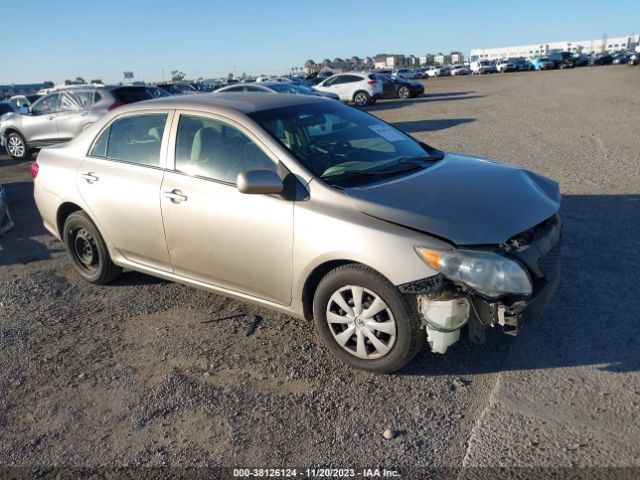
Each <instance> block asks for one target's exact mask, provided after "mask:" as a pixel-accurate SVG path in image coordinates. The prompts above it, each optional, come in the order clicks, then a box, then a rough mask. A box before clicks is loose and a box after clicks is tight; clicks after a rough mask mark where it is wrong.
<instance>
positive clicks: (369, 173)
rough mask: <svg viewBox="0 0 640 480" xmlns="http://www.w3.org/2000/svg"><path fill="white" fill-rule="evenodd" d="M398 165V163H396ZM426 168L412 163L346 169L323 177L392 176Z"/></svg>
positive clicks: (342, 178) (328, 178) (332, 178)
mask: <svg viewBox="0 0 640 480" xmlns="http://www.w3.org/2000/svg"><path fill="white" fill-rule="evenodd" d="M394 165H397V164H394ZM423 168H426V167H425V166H424V165H422V164H420V163H411V164H407V165H405V167H404V168H395V169H392V170H391V169H388V170H351V169H350V170H345V171H344V172H342V173H337V174H335V175H327V176H326V177H322V179H324V180H326V181H331V180H346V179H349V178H357V177H363V176H366V177H390V176H393V175H397V174H399V173H405V172H411V171H413V170H422V169H423Z"/></svg>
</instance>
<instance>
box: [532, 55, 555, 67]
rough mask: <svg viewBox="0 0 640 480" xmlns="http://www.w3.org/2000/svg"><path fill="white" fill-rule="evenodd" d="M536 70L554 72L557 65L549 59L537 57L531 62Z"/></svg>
mask: <svg viewBox="0 0 640 480" xmlns="http://www.w3.org/2000/svg"><path fill="white" fill-rule="evenodd" d="M531 65H532V67H533V69H534V70H553V69H554V68H555V64H554V63H553V62H552V61H551V60H549V59H548V58H547V57H536V58H534V59H533V60H532V61H531Z"/></svg>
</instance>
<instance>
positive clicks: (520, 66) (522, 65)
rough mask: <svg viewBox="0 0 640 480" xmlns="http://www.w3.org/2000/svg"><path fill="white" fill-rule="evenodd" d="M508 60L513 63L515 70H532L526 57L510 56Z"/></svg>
mask: <svg viewBox="0 0 640 480" xmlns="http://www.w3.org/2000/svg"><path fill="white" fill-rule="evenodd" d="M510 62H511V63H512V64H513V66H514V68H515V70H516V72H528V71H530V70H532V67H531V62H530V61H529V60H527V59H526V58H512V59H510Z"/></svg>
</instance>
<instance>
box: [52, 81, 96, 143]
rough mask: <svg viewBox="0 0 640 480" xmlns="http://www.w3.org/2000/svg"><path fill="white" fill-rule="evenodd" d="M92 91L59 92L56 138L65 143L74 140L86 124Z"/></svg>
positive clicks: (91, 103) (91, 101)
mask: <svg viewBox="0 0 640 480" xmlns="http://www.w3.org/2000/svg"><path fill="white" fill-rule="evenodd" d="M94 93H95V92H94V91H89V90H86V91H81V92H71V91H67V92H61V93H60V107H59V109H58V114H57V115H56V124H57V127H58V138H59V139H60V140H61V141H67V140H71V139H72V138H74V137H75V136H76V135H77V134H78V133H80V132H81V131H82V128H83V127H84V126H85V125H86V124H87V123H88V121H89V120H88V115H89V109H90V108H91V106H92V105H93V95H94Z"/></svg>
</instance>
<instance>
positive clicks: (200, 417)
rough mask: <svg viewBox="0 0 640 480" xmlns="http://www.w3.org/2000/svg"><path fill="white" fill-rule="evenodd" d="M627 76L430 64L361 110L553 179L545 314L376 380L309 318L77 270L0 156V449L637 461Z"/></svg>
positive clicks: (295, 458)
mask: <svg viewBox="0 0 640 480" xmlns="http://www.w3.org/2000/svg"><path fill="white" fill-rule="evenodd" d="M639 82H640V69H638V68H628V67H626V66H611V67H593V68H582V69H575V70H567V71H561V70H553V71H544V72H527V73H524V72H522V73H508V74H494V75H486V76H473V77H472V76H467V77H443V78H435V79H429V80H428V81H425V85H426V94H425V95H424V96H422V97H419V98H416V99H408V100H385V101H379V102H378V103H376V104H375V105H372V106H369V107H366V110H367V111H369V112H372V113H373V114H375V115H378V116H380V117H381V118H383V119H384V120H386V121H388V122H391V123H393V124H394V125H396V126H397V127H399V128H401V129H403V130H405V131H407V132H409V133H410V134H412V135H414V136H416V137H417V138H419V139H420V140H423V141H425V142H427V143H429V144H431V145H434V146H436V147H438V148H441V149H443V150H451V151H458V152H465V153H470V154H477V155H479V156H487V157H491V158H495V159H498V160H501V161H505V162H508V163H511V164H514V165H518V166H522V167H526V168H528V169H531V170H533V171H536V172H539V173H541V174H543V175H546V176H549V177H552V178H555V179H557V180H558V181H559V182H560V184H561V188H562V192H563V196H564V198H563V211H562V213H563V219H564V224H565V231H564V235H565V238H564V247H563V248H564V250H563V278H562V284H561V287H560V290H559V292H558V294H557V296H556V298H555V300H554V302H553V304H552V305H551V306H550V307H549V308H548V309H547V311H546V312H545V314H544V315H543V316H542V317H541V318H539V319H537V320H536V321H534V322H533V323H531V324H530V325H528V326H527V328H526V329H525V330H524V331H523V333H522V335H521V336H519V337H517V338H515V339H511V338H509V337H505V336H503V335H499V334H498V332H496V334H495V335H492V336H491V337H490V338H489V340H488V343H487V344H485V345H480V346H476V345H471V344H470V343H469V342H468V341H467V340H464V341H462V342H460V343H459V344H457V345H455V346H454V347H453V349H452V351H451V352H450V353H448V354H447V355H446V356H439V355H436V354H432V353H429V352H428V351H426V350H425V351H423V352H422V353H421V354H420V355H419V358H418V359H417V360H416V361H414V362H413V363H412V364H411V365H410V366H409V367H408V368H407V369H405V370H404V371H401V372H400V373H398V374H396V375H389V376H371V375H367V374H363V373H359V372H356V371H354V370H352V369H350V368H348V367H346V366H344V365H342V364H340V363H338V361H336V360H335V359H334V358H333V357H332V356H331V355H330V354H329V353H328V352H326V351H325V350H324V349H323V348H322V347H321V345H320V343H319V341H317V340H316V337H315V334H314V330H313V325H312V324H311V323H307V322H304V321H300V320H295V319H292V318H289V317H287V316H284V315H279V314H276V313H273V312H271V311H268V310H264V309H261V308H258V307H255V306H252V305H249V304H244V303H240V302H237V301H234V300H230V299H226V298H223V297H220V296H216V295H213V294H209V293H207V292H203V291H200V290H196V289H192V288H188V287H185V286H181V285H178V284H172V283H168V282H165V281H163V280H158V279H155V278H151V277H148V276H145V275H142V274H137V273H128V274H125V275H124V276H123V277H122V278H121V279H119V280H118V281H117V282H115V283H114V284H113V285H110V286H107V287H97V286H94V285H89V284H87V283H85V282H83V281H82V280H80V278H79V277H78V276H77V275H76V274H74V272H73V271H72V269H71V266H70V265H69V263H68V262H67V261H66V259H65V258H64V252H63V249H62V245H61V244H60V243H59V242H57V241H55V240H53V239H52V237H50V236H49V235H48V234H47V233H46V232H45V230H44V228H43V227H42V225H41V222H40V219H39V215H38V213H37V211H36V210H35V206H34V203H33V199H32V183H31V177H30V175H29V164H28V163H26V162H15V161H13V160H9V159H8V157H7V156H6V155H5V154H4V152H2V154H1V155H0V182H1V183H2V184H4V185H5V188H6V190H7V193H8V197H9V205H10V208H11V212H12V216H13V220H14V222H15V224H16V227H15V229H14V230H12V231H11V232H10V233H8V234H7V235H6V236H4V237H0V364H1V365H2V366H3V368H2V369H0V439H1V440H0V464H9V465H24V466H32V465H54V464H55V465H57V466H76V467H78V466H82V467H97V466H116V465H117V466H122V465H130V466H136V465H145V466H160V465H165V466H166V465H171V466H177V467H186V466H216V465H222V466H235V467H238V466H268V467H302V466H305V467H310V466H333V467H344V466H355V465H357V466H360V467H371V468H375V467H388V468H397V469H400V470H405V471H408V470H411V469H413V471H423V472H425V470H421V469H425V468H427V467H443V468H447V469H448V470H446V471H444V473H443V476H444V474H445V473H446V474H447V475H451V476H453V477H455V476H456V475H458V478H476V476H478V475H479V474H478V470H474V469H473V468H469V469H468V470H461V469H462V467H475V466H496V465H505V466H513V465H518V466H530V467H531V466H533V467H540V466H593V465H598V466H602V465H604V466H636V467H640V450H639V449H638V446H637V439H638V438H640V422H639V421H638V418H639V416H640V415H639V414H640V351H639V350H638V348H637V339H638V337H639V336H640V322H638V321H637V316H638V311H640V283H639V282H638V274H637V272H638V271H640V257H638V255H637V252H638V249H639V240H638V239H639V238H640V134H639V130H638V126H639V125H640V99H639V97H638V85H639ZM540 392H544V398H542V397H541V395H540ZM387 428H389V429H392V430H393V431H394V432H395V438H393V439H391V440H387V439H385V438H383V436H382V432H383V431H384V430H385V429H387ZM412 478H413V477H412Z"/></svg>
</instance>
